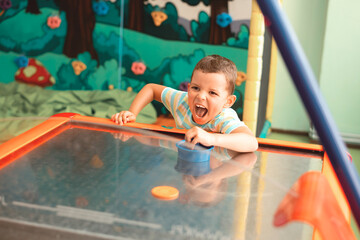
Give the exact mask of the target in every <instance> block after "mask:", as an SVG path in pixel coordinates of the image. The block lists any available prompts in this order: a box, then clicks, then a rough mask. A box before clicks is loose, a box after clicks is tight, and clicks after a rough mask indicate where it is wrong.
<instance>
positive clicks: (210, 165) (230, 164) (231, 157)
mask: <svg viewBox="0 0 360 240" xmlns="http://www.w3.org/2000/svg"><path fill="white" fill-rule="evenodd" d="M113 135H114V137H115V138H117V139H120V140H121V141H127V140H129V139H130V138H132V137H134V138H135V139H136V140H137V141H139V142H141V143H143V144H146V145H152V146H156V147H159V146H160V147H164V148H171V149H172V150H174V151H177V147H176V140H174V138H171V137H168V138H166V137H164V139H162V138H153V137H147V136H144V135H142V136H136V135H132V134H131V133H127V132H121V133H120V132H119V133H115V134H113ZM178 141H180V139H179V140H178ZM256 160H257V156H256V154H255V153H254V152H248V153H239V152H234V151H230V150H227V149H223V148H218V147H215V148H214V150H213V154H211V156H210V160H209V161H206V162H187V161H185V160H182V159H178V160H177V163H176V166H175V169H176V170H177V171H178V172H180V173H182V174H183V176H182V180H183V182H184V188H185V191H181V193H180V196H179V202H181V203H184V204H186V203H191V204H194V205H198V206H202V207H207V206H214V205H216V204H218V203H219V202H221V200H222V199H223V198H224V197H225V195H226V193H227V188H228V179H229V178H230V177H233V176H237V175H239V174H241V173H242V172H244V171H248V170H250V169H252V168H253V166H254V165H255V163H256Z"/></svg>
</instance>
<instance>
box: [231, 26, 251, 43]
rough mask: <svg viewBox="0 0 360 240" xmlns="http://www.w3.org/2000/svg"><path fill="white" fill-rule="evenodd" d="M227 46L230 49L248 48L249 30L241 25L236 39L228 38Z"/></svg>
mask: <svg viewBox="0 0 360 240" xmlns="http://www.w3.org/2000/svg"><path fill="white" fill-rule="evenodd" d="M227 44H228V45H229V46H232V47H239V48H245V49H247V48H248V47H249V28H248V27H247V26H246V25H244V24H243V25H241V26H240V32H239V33H238V36H237V38H234V37H231V38H229V39H228V40H227Z"/></svg>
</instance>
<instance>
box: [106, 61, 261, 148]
mask: <svg viewBox="0 0 360 240" xmlns="http://www.w3.org/2000/svg"><path fill="white" fill-rule="evenodd" d="M236 78H237V69H236V66H235V64H234V63H233V62H232V61H230V60H229V59H227V58H224V57H221V56H219V55H211V56H207V57H205V58H203V59H201V60H200V61H199V62H198V63H197V64H196V66H195V69H194V71H193V73H192V76H191V82H190V83H189V84H188V92H182V91H178V90H175V89H172V88H169V87H165V86H162V85H157V84H147V85H145V87H144V88H143V89H141V91H140V92H139V93H138V94H137V96H136V97H135V99H134V101H133V102H132V104H131V106H130V109H129V111H122V112H120V113H116V114H114V115H113V116H112V118H111V119H112V120H113V121H114V122H116V123H118V124H120V125H123V124H125V123H127V122H133V121H135V120H136V116H137V115H138V114H139V112H140V111H141V110H142V109H143V108H144V107H145V106H146V105H147V104H149V103H150V102H151V101H153V100H156V101H159V102H162V103H163V104H164V105H165V107H166V108H167V109H168V110H169V111H170V112H171V114H172V115H173V117H174V119H175V123H176V126H177V128H185V129H189V130H188V131H187V132H186V134H185V140H186V141H187V142H190V143H193V144H196V143H201V144H202V145H204V146H212V145H213V146H219V147H224V148H228V149H231V150H234V151H238V152H253V151H256V149H257V148H258V143H257V140H256V138H255V137H254V135H253V134H252V132H251V131H250V129H249V128H248V127H247V126H246V125H245V124H244V123H243V122H242V121H240V119H239V118H238V116H237V114H236V112H235V111H234V110H233V109H232V108H231V106H232V105H233V104H234V103H235V100H236V96H235V95H233V93H234V88H235V80H236ZM207 131H211V132H213V133H210V132H207Z"/></svg>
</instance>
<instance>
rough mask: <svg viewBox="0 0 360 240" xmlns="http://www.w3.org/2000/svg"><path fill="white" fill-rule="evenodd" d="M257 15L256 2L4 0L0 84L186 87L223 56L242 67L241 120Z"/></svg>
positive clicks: (238, 91) (0, 17)
mask: <svg viewBox="0 0 360 240" xmlns="http://www.w3.org/2000/svg"><path fill="white" fill-rule="evenodd" d="M250 14H251V0H246V1H245V0H234V1H230V0H227V1H211V0H173V1H166V0H145V1H144V0H131V1H130V0H107V1H105V0H103V1H83V0H47V1H38V0H0V62H1V63H2V64H0V70H1V71H2V73H3V76H2V77H1V78H0V82H2V83H10V82H13V81H20V82H23V83H27V84H34V85H39V86H41V87H44V88H46V89H53V90H64V91H66V90H108V89H123V90H127V91H134V92H138V91H139V90H140V89H141V88H142V87H143V86H144V85H145V84H146V83H158V84H163V85H166V86H170V87H173V88H176V89H183V90H186V87H184V86H186V83H187V82H189V81H190V77H191V74H192V70H193V68H194V66H195V64H196V63H197V62H198V61H199V60H200V59H201V58H203V57H204V56H206V55H209V54H219V55H222V56H224V57H228V58H229V59H231V60H232V61H234V62H235V64H236V65H237V68H238V71H239V73H238V76H239V78H238V81H237V82H236V89H235V94H236V95H237V97H238V100H237V102H236V104H235V105H234V109H235V110H236V111H237V112H238V114H239V115H240V116H241V114H242V106H243V96H244V89H245V83H246V64H247V48H248V39H249V23H250ZM40 72H41V73H40ZM154 105H155V107H156V109H157V112H158V114H165V113H167V111H166V109H165V108H163V107H162V106H161V104H156V103H154Z"/></svg>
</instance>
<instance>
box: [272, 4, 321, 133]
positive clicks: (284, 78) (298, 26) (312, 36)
mask: <svg viewBox="0 0 360 240" xmlns="http://www.w3.org/2000/svg"><path fill="white" fill-rule="evenodd" d="M327 8H328V1H327V0H316V1H313V0H283V9H284V10H285V13H286V15H287V16H288V19H289V21H290V23H291V25H292V26H293V28H294V30H295V32H296V34H297V37H298V39H299V41H300V44H301V45H302V47H303V50H304V52H305V54H306V56H307V57H308V59H309V62H310V65H311V67H312V68H313V71H314V74H315V76H316V77H317V79H319V77H320V72H321V61H322V52H323V42H324V33H325V27H326V12H327ZM278 56H279V57H278V64H277V73H276V86H275V96H274V109H273V117H272V118H273V119H272V120H273V121H272V128H275V129H282V130H290V131H302V132H308V130H309V128H310V120H309V117H308V115H307V113H306V111H305V108H304V106H303V104H302V102H301V100H300V97H299V95H298V93H297V90H296V89H295V86H294V84H293V81H292V79H291V77H290V75H289V73H288V70H287V68H286V66H285V64H284V62H283V59H282V57H281V54H280V53H278Z"/></svg>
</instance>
